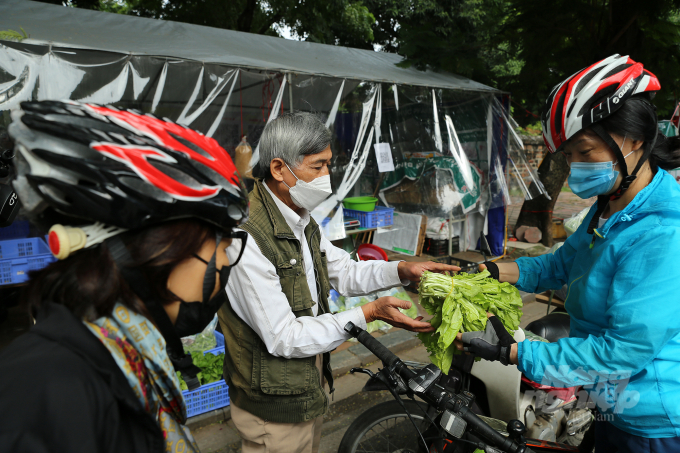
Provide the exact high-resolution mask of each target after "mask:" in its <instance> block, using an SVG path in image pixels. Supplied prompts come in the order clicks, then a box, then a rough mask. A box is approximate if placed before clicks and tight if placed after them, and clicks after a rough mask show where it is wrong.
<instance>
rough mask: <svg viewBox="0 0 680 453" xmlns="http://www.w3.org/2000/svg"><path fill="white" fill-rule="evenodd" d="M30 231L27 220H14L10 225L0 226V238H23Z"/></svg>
mask: <svg viewBox="0 0 680 453" xmlns="http://www.w3.org/2000/svg"><path fill="white" fill-rule="evenodd" d="M30 231H31V225H30V224H29V223H28V220H15V221H14V223H12V224H11V225H10V226H8V227H4V228H0V240H6V239H20V238H25V237H26V236H28V234H29V233H30Z"/></svg>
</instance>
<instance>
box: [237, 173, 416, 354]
mask: <svg viewBox="0 0 680 453" xmlns="http://www.w3.org/2000/svg"><path fill="white" fill-rule="evenodd" d="M262 185H263V186H264V187H265V188H266V190H267V192H269V195H270V196H271V197H272V198H273V200H274V202H275V203H276V206H277V207H278V208H279V211H280V212H281V214H282V215H283V217H284V219H285V220H286V223H287V224H288V226H289V227H290V229H291V230H292V231H293V234H295V237H296V238H297V239H298V240H299V241H300V244H302V257H303V263H302V266H303V269H304V270H305V274H306V277H307V284H308V285H309V288H310V293H311V295H312V299H313V300H314V302H316V303H315V304H314V306H313V307H312V312H313V313H314V316H302V317H300V318H296V317H295V315H294V314H293V311H292V310H291V308H290V304H289V303H288V299H287V298H286V295H285V294H284V293H283V290H282V289H281V283H280V281H279V276H278V275H277V274H276V268H275V267H274V265H273V264H272V263H271V261H269V260H268V259H267V258H266V257H265V256H264V255H263V254H262V252H260V249H259V247H258V246H257V244H256V243H255V240H254V239H253V238H252V237H251V236H250V234H249V235H248V241H247V242H246V247H245V250H244V251H243V256H242V257H241V261H239V263H238V264H237V265H236V266H234V267H233V268H232V270H231V274H230V276H229V281H228V283H227V287H226V291H227V296H228V297H229V301H230V302H231V307H232V309H233V310H234V312H236V314H237V315H238V316H239V317H240V318H241V319H242V320H243V321H244V322H245V323H246V324H248V326H250V327H251V328H252V329H253V330H254V331H255V332H256V333H257V334H258V335H259V336H260V338H261V339H262V341H263V342H264V344H265V346H266V347H267V350H268V351H269V353H270V354H272V355H274V356H278V357H285V358H300V357H311V356H314V355H317V354H321V353H324V352H328V351H332V350H333V349H335V348H336V347H338V346H339V345H340V344H342V342H343V341H345V340H347V339H348V338H349V335H348V334H347V333H346V332H345V331H344V327H345V325H346V324H347V323H348V322H349V321H352V322H353V323H354V324H355V325H357V326H359V327H361V328H364V329H365V328H366V319H365V318H364V314H363V312H362V310H361V308H360V307H356V308H353V309H351V310H348V311H345V312H341V313H337V314H331V313H325V314H321V315H319V316H317V314H318V310H319V304H318V294H317V287H316V277H315V275H314V265H313V261H312V254H311V251H310V249H309V245H308V244H307V241H306V239H305V236H304V231H305V227H306V226H307V225H308V224H309V213H308V212H307V211H306V210H304V211H303V213H302V216H299V215H298V214H296V213H295V211H293V210H292V209H290V208H289V207H288V206H286V205H285V204H284V203H283V202H282V201H281V200H279V199H278V197H277V196H276V195H274V194H273V193H272V192H271V190H270V189H269V187H268V186H267V184H266V183H263V184H262ZM318 234H320V235H321V251H323V252H326V258H327V260H328V276H329V278H330V283H331V286H332V287H333V288H334V289H335V290H336V291H338V292H339V293H340V294H342V295H345V296H362V295H364V294H368V293H372V292H374V291H380V290H384V289H389V288H392V287H395V286H398V285H402V284H403V285H405V284H408V281H401V280H400V279H399V275H398V272H397V266H398V264H399V262H385V261H361V262H356V261H354V260H352V259H351V258H350V256H349V254H348V253H347V252H345V251H344V250H342V249H339V248H337V247H335V246H334V245H333V244H331V242H330V241H329V240H328V239H326V237H325V236H324V235H323V232H322V231H321V228H319V233H318ZM237 253H238V248H237V247H229V248H227V256H228V258H229V260H230V261H233V260H235V259H236V254H237Z"/></svg>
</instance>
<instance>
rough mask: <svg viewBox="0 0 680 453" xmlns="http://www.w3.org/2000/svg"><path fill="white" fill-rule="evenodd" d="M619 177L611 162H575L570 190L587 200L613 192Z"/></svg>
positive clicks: (570, 174) (572, 168) (570, 175)
mask: <svg viewBox="0 0 680 453" xmlns="http://www.w3.org/2000/svg"><path fill="white" fill-rule="evenodd" d="M618 176H619V172H618V171H616V170H614V166H613V165H612V163H611V162H574V163H572V164H571V173H569V179H568V181H569V188H571V191H572V192H574V193H575V194H576V195H577V196H578V197H580V198H583V199H584V200H585V199H586V198H590V197H594V196H596V195H602V194H605V193H607V192H609V191H610V190H612V189H613V188H614V184H615V183H616V178H617V177H618Z"/></svg>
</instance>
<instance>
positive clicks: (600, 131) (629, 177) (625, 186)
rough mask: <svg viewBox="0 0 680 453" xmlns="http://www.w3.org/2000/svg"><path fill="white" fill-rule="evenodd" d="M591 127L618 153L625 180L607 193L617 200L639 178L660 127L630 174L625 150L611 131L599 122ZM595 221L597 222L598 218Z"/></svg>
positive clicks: (609, 196) (617, 156)
mask: <svg viewBox="0 0 680 453" xmlns="http://www.w3.org/2000/svg"><path fill="white" fill-rule="evenodd" d="M590 128H591V129H592V130H593V132H595V133H596V134H597V135H598V136H599V137H600V138H601V139H602V140H603V141H604V142H605V143H606V144H607V146H609V148H610V149H611V150H612V151H613V152H614V155H616V160H617V161H618V163H619V171H620V172H621V176H622V177H623V180H622V181H621V184H620V185H619V188H618V189H617V190H616V192H614V193H613V194H611V195H607V196H606V197H607V198H608V199H609V200H617V199H619V198H621V197H622V196H623V194H624V193H625V192H626V190H628V188H629V187H630V185H631V184H632V183H633V181H635V179H636V178H637V174H638V172H639V171H640V168H642V165H644V163H645V162H646V161H647V159H649V156H650V155H651V154H652V150H653V149H654V146H655V145H656V140H657V138H658V136H659V131H658V128H657V130H656V134H655V135H654V140H652V144H651V146H648V147H647V148H646V149H645V150H644V152H643V153H642V157H640V160H638V163H637V165H636V166H635V169H634V170H633V172H632V173H631V174H630V175H629V174H628V166H627V165H626V159H625V157H624V155H623V152H621V148H620V147H619V145H618V143H616V141H615V140H614V139H613V138H612V136H611V135H609V132H607V131H606V130H605V128H604V127H602V125H601V124H598V123H595V124H593V125H591V126H590ZM605 206H606V205H605ZM595 221H596V222H597V219H596V218H595Z"/></svg>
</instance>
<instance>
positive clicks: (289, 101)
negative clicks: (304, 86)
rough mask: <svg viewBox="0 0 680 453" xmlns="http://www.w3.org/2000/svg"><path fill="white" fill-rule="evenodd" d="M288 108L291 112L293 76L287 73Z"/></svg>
mask: <svg viewBox="0 0 680 453" xmlns="http://www.w3.org/2000/svg"><path fill="white" fill-rule="evenodd" d="M288 110H289V111H290V112H291V113H293V77H292V76H291V75H290V72H289V73H288Z"/></svg>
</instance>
